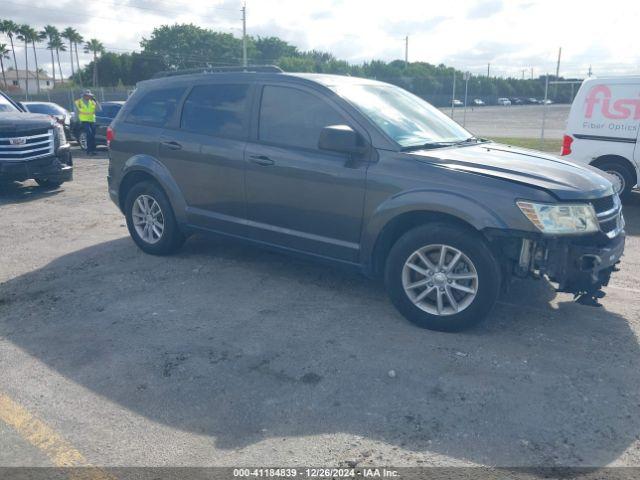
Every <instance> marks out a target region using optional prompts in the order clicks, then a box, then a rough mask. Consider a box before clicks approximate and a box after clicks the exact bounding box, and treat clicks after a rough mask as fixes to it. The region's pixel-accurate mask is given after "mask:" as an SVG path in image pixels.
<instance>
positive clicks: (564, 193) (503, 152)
mask: <svg viewBox="0 0 640 480" xmlns="http://www.w3.org/2000/svg"><path fill="white" fill-rule="evenodd" d="M410 154H411V155H413V156H415V157H416V159H417V160H419V161H422V162H427V163H430V164H434V165H437V166H439V167H443V168H448V169H451V170H457V171H463V172H467V173H472V174H476V175H483V176H487V177H492V178H498V179H502V180H506V181H510V182H514V183H520V184H524V185H528V186H533V187H535V188H539V189H543V190H546V191H547V192H549V193H551V194H552V195H554V196H555V197H557V198H558V199H560V200H578V199H584V200H589V199H593V198H600V197H604V196H607V195H612V194H613V185H612V183H611V182H610V181H609V180H607V178H606V177H605V176H604V175H603V173H602V172H599V171H598V170H596V169H595V168H593V167H585V166H581V165H577V164H575V163H571V162H568V161H566V160H563V159H561V158H559V157H556V156H554V155H548V154H544V153H542V152H538V151H536V150H528V149H525V148H516V147H511V146H508V145H501V144H499V143H493V142H490V143H482V144H478V145H471V146H460V147H450V148H441V149H437V150H427V149H425V150H417V151H414V152H411V153H410Z"/></svg>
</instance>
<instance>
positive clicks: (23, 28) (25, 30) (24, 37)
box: [16, 25, 33, 98]
mask: <svg viewBox="0 0 640 480" xmlns="http://www.w3.org/2000/svg"><path fill="white" fill-rule="evenodd" d="M29 30H33V29H32V28H31V27H30V26H29V25H20V26H19V27H18V30H17V33H18V40H20V41H21V42H24V77H25V79H24V81H25V98H29V38H30V36H29ZM16 74H18V70H17V67H16Z"/></svg>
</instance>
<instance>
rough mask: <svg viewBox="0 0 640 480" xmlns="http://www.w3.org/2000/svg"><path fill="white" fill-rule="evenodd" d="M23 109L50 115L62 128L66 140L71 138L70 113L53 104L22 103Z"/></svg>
mask: <svg viewBox="0 0 640 480" xmlns="http://www.w3.org/2000/svg"><path fill="white" fill-rule="evenodd" d="M22 105H23V106H24V108H25V109H26V110H27V111H28V112H31V113H44V114H45V115H51V116H52V117H54V118H55V119H56V120H58V123H60V125H62V127H63V128H64V133H65V135H66V137H67V138H71V128H70V125H71V113H70V112H69V111H67V110H66V109H64V108H63V107H61V106H60V105H58V104H57V103H53V102H22Z"/></svg>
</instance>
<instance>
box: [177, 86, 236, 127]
mask: <svg viewBox="0 0 640 480" xmlns="http://www.w3.org/2000/svg"><path fill="white" fill-rule="evenodd" d="M248 92H249V85H247V84H228V85H221V84H211V85H198V86H195V87H193V89H192V90H191V93H190V94H189V96H188V97H187V99H186V100H185V102H184V107H183V109H182V119H181V122H180V128H182V129H184V130H188V131H190V132H194V133H201V134H204V135H212V136H216V137H225V138H234V139H241V138H245V137H246V132H247V123H248V117H249V115H248V112H247V108H248V102H247V97H248Z"/></svg>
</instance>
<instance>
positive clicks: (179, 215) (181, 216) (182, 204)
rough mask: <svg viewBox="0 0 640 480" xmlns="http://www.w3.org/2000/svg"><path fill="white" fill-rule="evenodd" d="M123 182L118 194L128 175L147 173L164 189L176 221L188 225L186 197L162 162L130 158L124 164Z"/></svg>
mask: <svg viewBox="0 0 640 480" xmlns="http://www.w3.org/2000/svg"><path fill="white" fill-rule="evenodd" d="M122 170H123V175H122V180H121V181H120V185H118V192H119V190H120V186H121V185H122V183H123V182H124V181H125V179H126V177H127V175H129V174H130V173H132V172H145V173H147V174H149V175H150V176H152V177H153V179H154V180H155V181H156V182H158V184H159V185H160V186H161V187H162V188H163V190H164V191H165V193H166V194H167V196H168V197H169V202H170V203H171V207H172V208H173V213H174V215H175V216H176V221H177V222H178V223H179V224H181V225H185V224H187V216H186V210H187V203H186V201H185V199H184V195H183V194H182V191H181V190H180V187H178V184H177V183H176V182H175V180H174V179H173V177H172V176H171V173H170V172H169V170H168V169H167V167H165V166H164V165H163V164H162V163H161V162H160V161H158V160H157V159H155V158H154V157H152V156H150V155H144V154H143V155H134V156H133V157H130V158H129V159H128V160H127V161H126V162H125V164H124V167H123V169H122Z"/></svg>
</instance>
